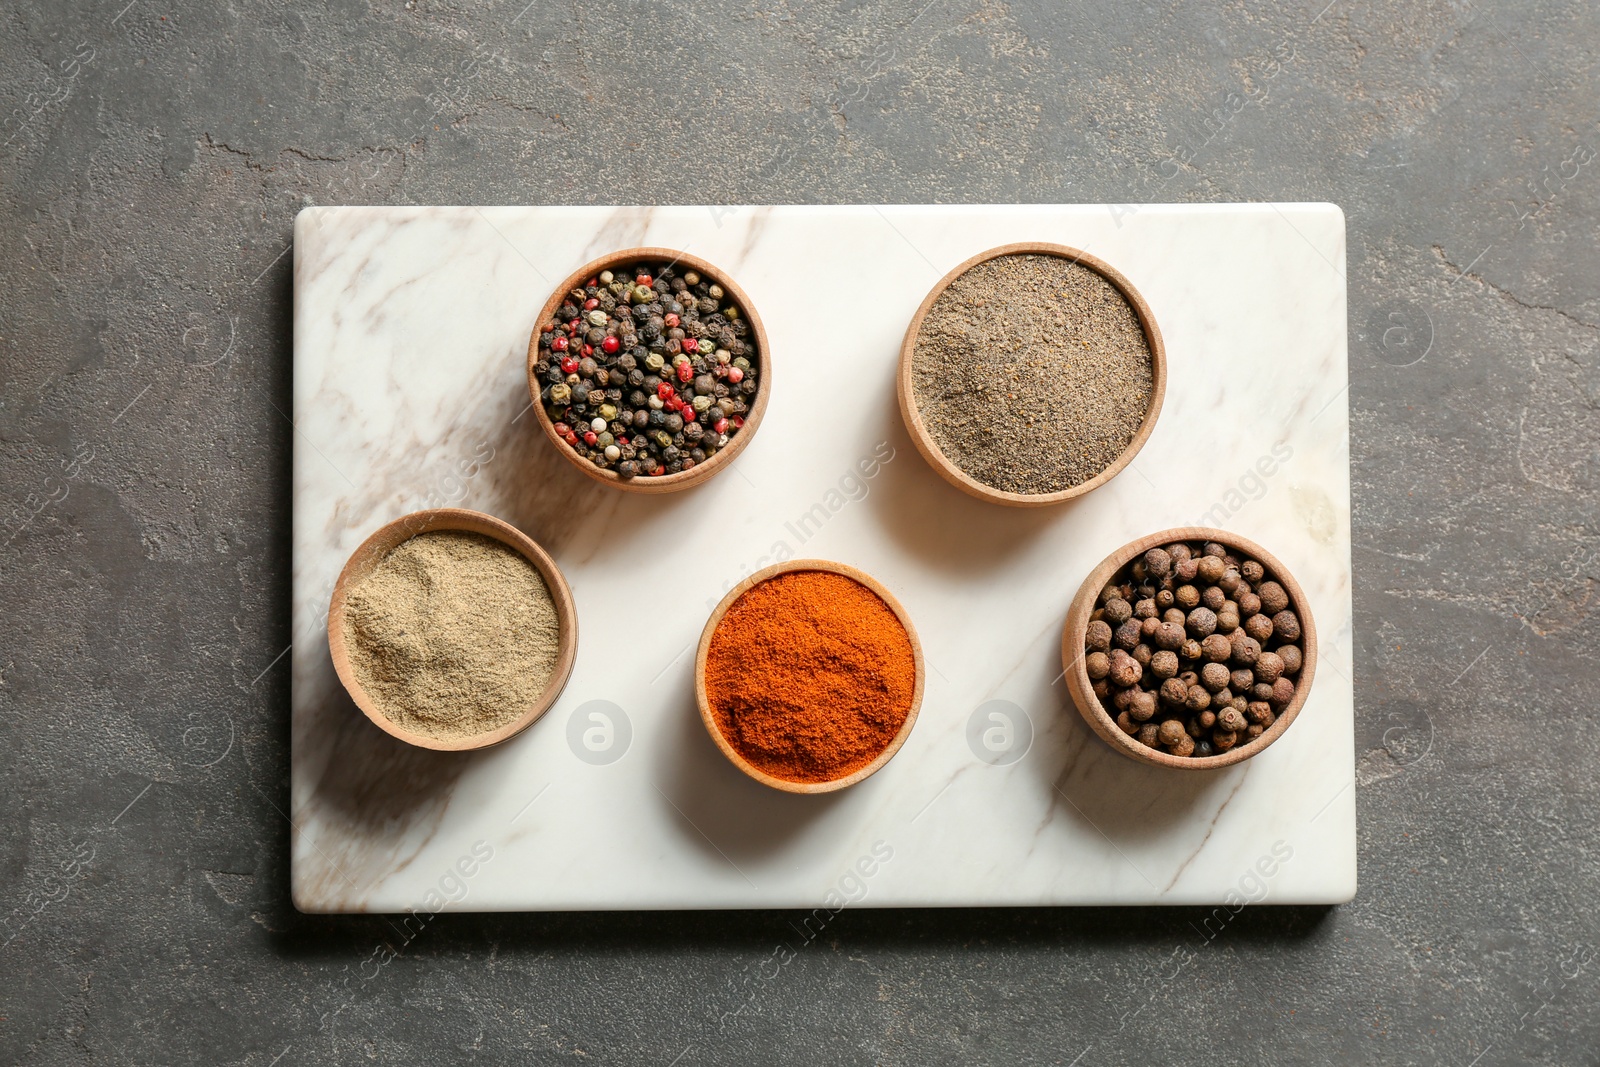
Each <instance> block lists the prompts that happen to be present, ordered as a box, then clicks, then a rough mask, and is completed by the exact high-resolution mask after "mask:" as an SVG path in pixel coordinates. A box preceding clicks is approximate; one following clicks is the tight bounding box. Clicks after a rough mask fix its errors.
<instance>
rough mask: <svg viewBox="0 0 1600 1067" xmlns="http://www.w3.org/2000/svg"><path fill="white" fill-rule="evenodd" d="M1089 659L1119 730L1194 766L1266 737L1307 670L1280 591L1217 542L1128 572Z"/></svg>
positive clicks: (1167, 551)
mask: <svg viewBox="0 0 1600 1067" xmlns="http://www.w3.org/2000/svg"><path fill="white" fill-rule="evenodd" d="M1084 652H1085V657H1084V666H1085V667H1086V668H1087V670H1088V673H1089V679H1090V681H1091V682H1092V683H1093V686H1094V692H1095V695H1096V696H1098V697H1099V698H1100V702H1101V706H1102V707H1104V708H1105V709H1106V713H1107V714H1108V715H1111V716H1112V717H1113V718H1115V719H1116V722H1117V726H1118V728H1119V729H1121V730H1122V731H1123V732H1124V733H1126V734H1128V735H1130V736H1132V737H1134V738H1136V739H1137V740H1139V741H1140V742H1141V743H1142V744H1145V745H1147V746H1149V747H1150V748H1154V749H1157V750H1161V751H1165V752H1169V753H1171V754H1172V755H1174V756H1195V757H1200V756H1214V755H1220V754H1221V753H1223V752H1227V751H1228V750H1229V749H1232V748H1233V747H1234V746H1236V745H1240V744H1248V743H1249V742H1251V741H1253V740H1255V739H1256V738H1257V737H1260V736H1261V734H1262V733H1264V732H1265V731H1266V730H1267V728H1268V727H1270V726H1271V725H1272V724H1273V723H1274V722H1275V721H1276V720H1277V717H1278V715H1280V714H1282V712H1283V709H1284V708H1286V707H1287V706H1288V705H1289V702H1290V701H1291V700H1293V699H1294V695H1295V678H1296V676H1298V675H1299V674H1300V668H1301V666H1302V665H1303V663H1304V661H1305V656H1304V651H1303V648H1302V632H1301V625H1300V618H1299V616H1297V615H1296V614H1295V613H1294V611H1293V610H1292V608H1291V605H1290V601H1289V594H1288V593H1287V592H1286V591H1285V590H1284V588H1283V586H1282V585H1280V584H1279V583H1278V582H1276V581H1274V580H1273V578H1272V576H1271V575H1270V574H1268V573H1267V571H1266V568H1264V567H1263V566H1262V565H1261V564H1260V563H1259V562H1258V561H1256V560H1253V559H1241V558H1240V557H1239V556H1237V555H1235V554H1234V553H1233V552H1231V551H1230V550H1229V549H1228V548H1227V547H1225V546H1223V545H1220V544H1217V543H1215V542H1207V543H1205V544H1199V543H1183V542H1179V543H1177V544H1171V545H1167V546H1166V547H1164V548H1152V549H1151V550H1150V551H1148V552H1146V553H1145V554H1144V555H1143V556H1141V557H1139V558H1138V559H1135V560H1134V561H1133V562H1132V563H1130V564H1129V565H1128V566H1126V567H1124V568H1123V569H1122V570H1121V571H1120V572H1119V573H1118V574H1117V575H1116V576H1115V577H1114V578H1113V579H1112V580H1111V582H1110V583H1109V584H1108V585H1107V586H1106V587H1105V589H1103V590H1102V591H1101V593H1100V606H1099V607H1098V608H1096V609H1095V611H1094V613H1093V614H1092V615H1091V616H1090V618H1089V626H1088V632H1087V634H1086V637H1085V640H1084Z"/></svg>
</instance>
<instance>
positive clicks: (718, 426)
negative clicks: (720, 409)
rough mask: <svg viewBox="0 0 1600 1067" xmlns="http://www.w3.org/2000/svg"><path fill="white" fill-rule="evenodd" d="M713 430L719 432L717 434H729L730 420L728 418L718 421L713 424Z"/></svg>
mask: <svg viewBox="0 0 1600 1067" xmlns="http://www.w3.org/2000/svg"><path fill="white" fill-rule="evenodd" d="M711 428H712V429H713V430H715V431H717V433H727V432H728V420H727V419H726V418H721V419H718V420H717V421H716V422H714V423H712V424H711Z"/></svg>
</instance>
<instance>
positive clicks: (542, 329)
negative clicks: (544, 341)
mask: <svg viewBox="0 0 1600 1067" xmlns="http://www.w3.org/2000/svg"><path fill="white" fill-rule="evenodd" d="M555 328H556V324H555V323H553V322H547V323H545V324H544V325H543V326H541V327H539V332H540V333H549V332H550V331H551V330H554V329H555Z"/></svg>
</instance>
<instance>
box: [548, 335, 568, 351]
mask: <svg viewBox="0 0 1600 1067" xmlns="http://www.w3.org/2000/svg"><path fill="white" fill-rule="evenodd" d="M567 344H568V342H567V339H566V338H565V337H557V338H556V339H555V340H553V341H551V342H550V347H551V348H553V349H555V350H556V351H557V352H565V351H566V350H567Z"/></svg>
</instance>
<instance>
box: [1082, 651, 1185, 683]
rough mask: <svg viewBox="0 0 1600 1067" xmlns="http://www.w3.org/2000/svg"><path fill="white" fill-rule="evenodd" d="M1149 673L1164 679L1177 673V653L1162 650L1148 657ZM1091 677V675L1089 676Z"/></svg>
mask: <svg viewBox="0 0 1600 1067" xmlns="http://www.w3.org/2000/svg"><path fill="white" fill-rule="evenodd" d="M1150 673H1151V674H1154V675H1155V676H1156V677H1157V678H1160V679H1161V680H1162V681H1165V680H1166V679H1168V678H1171V677H1172V676H1173V675H1175V674H1177V673H1178V654H1177V653H1176V652H1169V651H1166V650H1162V651H1160V652H1157V653H1156V654H1155V655H1153V656H1151V657H1150ZM1091 677H1092V676H1091Z"/></svg>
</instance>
